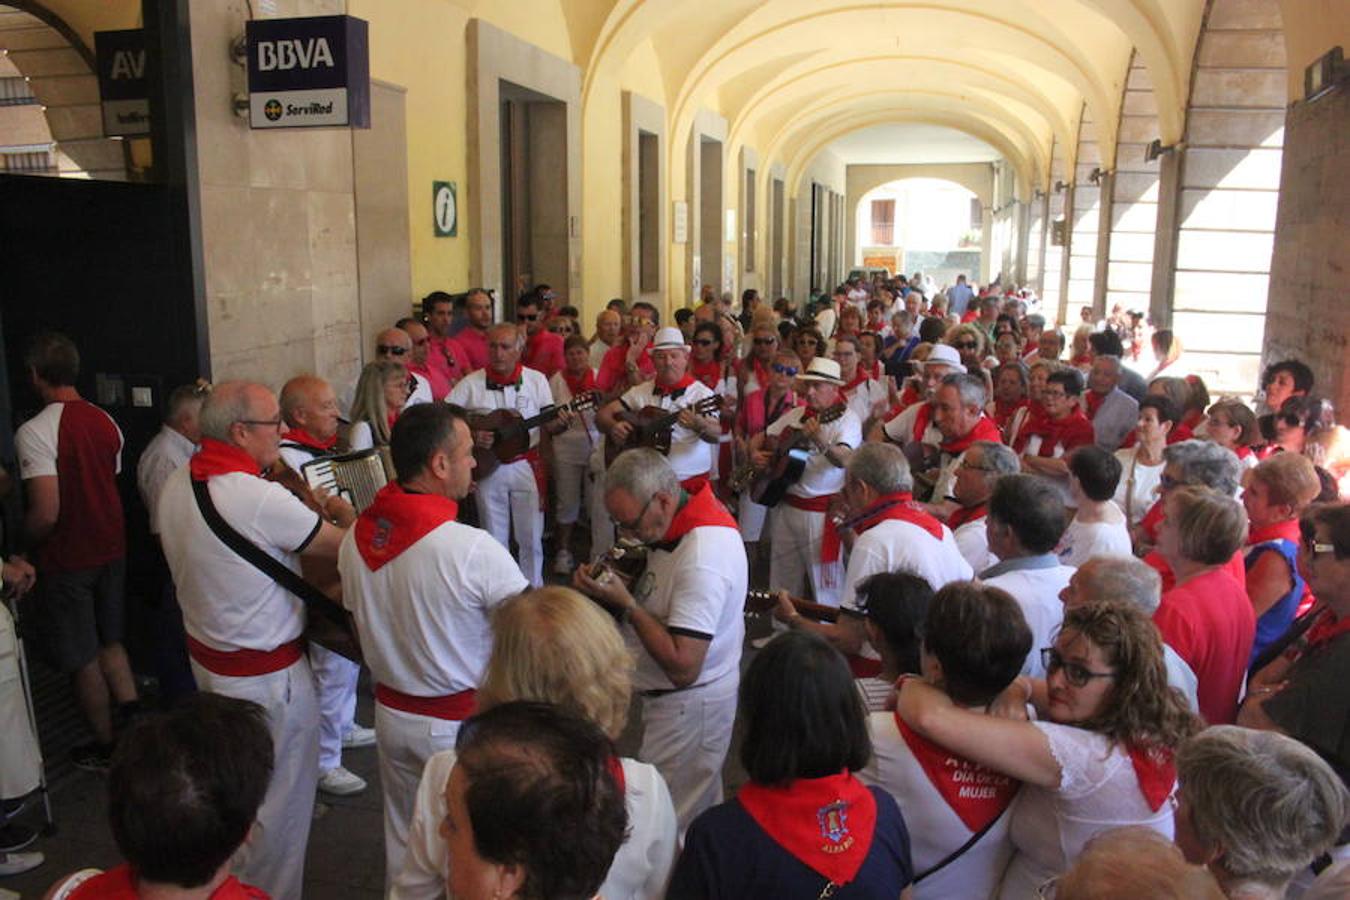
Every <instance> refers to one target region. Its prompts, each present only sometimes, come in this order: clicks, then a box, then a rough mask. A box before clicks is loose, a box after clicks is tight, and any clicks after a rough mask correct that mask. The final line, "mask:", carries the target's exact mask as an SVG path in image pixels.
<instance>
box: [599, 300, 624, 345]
mask: <svg viewBox="0 0 1350 900" xmlns="http://www.w3.org/2000/svg"><path fill="white" fill-rule="evenodd" d="M621 331H623V316H621V315H619V313H618V312H617V311H615V310H612V309H605V310H601V312H600V314H599V315H598V316H596V317H595V333H596V335H597V336H598V337H599V338H600V340H602V341H604V342H605V343H606V344H615V343H618V340H619V333H620V332H621Z"/></svg>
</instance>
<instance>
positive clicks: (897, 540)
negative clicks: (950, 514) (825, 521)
mask: <svg viewBox="0 0 1350 900" xmlns="http://www.w3.org/2000/svg"><path fill="white" fill-rule="evenodd" d="M877 572H909V573H910V574H912V575H918V576H919V577H920V578H922V579H923V580H924V581H927V582H928V584H929V586H931V587H932V588H933V590H934V591H939V590H941V589H942V588H943V586H944V585H946V584H948V583H950V582H953V581H964V580H966V579H969V578H971V577H972V576H973V574H974V573H973V571H972V569H971V567H970V563H968V562H966V560H965V557H963V556H962V555H961V550H960V548H958V547H957V546H956V538H955V537H954V536H953V535H952V532H951V529H949V528H948V527H947V526H946V525H943V526H942V538H941V540H939V539H938V538H935V537H933V536H932V535H931V534H929V533H928V532H927V531H925V530H924V529H923V528H921V527H919V526H918V525H915V524H913V523H912V522H902V521H900V520H898V519H885V520H883V521H881V522H878V523H877V524H875V525H873V526H872V527H871V528H869V529H867V530H866V531H864V532H863V533H862V534H860V535H858V539H857V540H856V541H854V542H853V551H852V552H851V553H849V556H848V569H847V570H846V571H845V574H844V591H843V593H842V594H841V595H840V601H839V605H840V607H841V608H843V609H852V610H856V609H857V608H858V595H857V590H858V584H859V582H861V581H863V580H864V579H866V578H867V577H868V576H870V575H875V574H876V573H877Z"/></svg>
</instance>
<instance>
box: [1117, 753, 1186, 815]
mask: <svg viewBox="0 0 1350 900" xmlns="http://www.w3.org/2000/svg"><path fill="white" fill-rule="evenodd" d="M1128 749H1129V752H1130V762H1131V763H1132V764H1133V765H1134V775H1135V777H1136V778H1138V779H1139V790H1140V791H1142V792H1143V794H1144V800H1145V801H1146V802H1147V803H1148V808H1149V809H1151V810H1153V811H1154V812H1157V811H1158V810H1159V809H1161V808H1162V805H1163V804H1164V803H1166V802H1167V798H1168V797H1170V796H1171V795H1172V788H1174V787H1176V783H1177V767H1176V765H1175V763H1173V761H1172V751H1171V750H1169V749H1167V748H1166V747H1146V748H1145V747H1133V746H1132V747H1129V748H1128Z"/></svg>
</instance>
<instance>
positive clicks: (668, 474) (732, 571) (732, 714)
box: [573, 449, 749, 831]
mask: <svg viewBox="0 0 1350 900" xmlns="http://www.w3.org/2000/svg"><path fill="white" fill-rule="evenodd" d="M605 508H606V509H607V510H608V511H609V514H610V516H612V517H613V519H614V521H615V523H617V525H618V527H619V530H620V532H621V533H626V534H627V535H628V536H630V537H633V538H636V539H637V540H639V541H642V542H643V543H646V544H649V545H650V546H651V550H650V552H649V554H648V556H647V567H646V570H645V571H644V573H643V575H642V577H641V578H639V579H638V580H637V581H635V582H634V583H633V584H632V585H631V587H630V586H628V585H625V584H624V582H623V581H622V580H621V579H620V578H618V577H616V576H615V575H614V574H612V573H610V572H608V571H602V572H598V573H593V572H591V571H590V570H589V569H588V568H587V567H584V566H583V567H582V568H580V569H578V570H577V572H576V574H575V576H574V577H573V585H574V586H575V587H577V588H578V589H579V590H581V591H584V592H585V593H587V594H589V595H590V596H592V597H594V598H595V599H597V600H598V601H599V602H600V603H602V604H603V605H605V606H606V607H608V608H609V609H610V610H611V611H612V612H613V613H614V614H615V615H616V616H617V617H618V620H619V624H620V627H621V628H622V630H623V634H624V638H625V640H626V641H627V642H628V644H629V646H630V647H631V648H632V649H633V651H634V652H635V653H636V655H637V660H638V664H637V671H636V673H635V674H634V676H633V687H634V688H635V689H636V690H637V692H638V693H639V694H640V696H641V697H642V747H641V749H640V750H639V751H638V758H639V759H641V760H642V761H643V762H647V763H651V764H652V765H654V766H656V768H657V770H658V771H660V773H661V775H662V776H663V777H664V778H665V779H666V784H667V785H669V787H670V796H671V799H672V800H673V801H674V803H675V812H676V816H677V817H678V819H679V823H680V829H681V831H683V830H684V829H685V828H688V827H689V823H690V822H691V821H693V819H694V818H695V817H696V816H697V815H698V814H699V813H701V812H702V811H703V810H705V809H708V808H709V807H711V806H713V805H715V804H717V803H720V802H721V800H722V764H723V762H724V761H725V760H726V755H727V750H728V749H729V748H730V746H731V731H732V725H733V724H734V722H735V719H736V690H737V687H738V686H739V684H740V663H741V644H742V641H743V640H744V638H745V619H744V609H745V591H746V585H747V582H748V577H749V576H748V566H747V563H746V557H745V545H744V544H743V543H741V534H740V531H739V530H737V528H736V520H735V519H733V518H732V517H731V514H730V513H729V512H727V510H726V508H725V507H724V506H722V504H721V503H720V502H719V501H718V500H717V497H716V496H715V495H714V494H713V489H712V486H711V485H709V484H706V483H705V484H704V485H703V487H702V488H701V489H700V490H699V491H698V492H697V493H696V494H693V495H692V496H691V495H690V494H689V493H687V492H686V491H685V490H684V489H683V488H681V487H680V481H679V479H678V478H677V477H676V475H675V471H674V469H672V468H671V465H670V462H669V461H668V460H667V459H666V458H665V457H664V456H662V455H661V454H660V453H657V452H656V451H655V450H647V449H640V450H628V451H626V452H624V453H622V454H620V455H619V458H618V459H616V460H615V461H614V463H613V465H611V466H610V467H609V470H608V471H607V472H606V473H605Z"/></svg>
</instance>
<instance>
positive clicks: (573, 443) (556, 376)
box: [548, 372, 600, 466]
mask: <svg viewBox="0 0 1350 900" xmlns="http://www.w3.org/2000/svg"><path fill="white" fill-rule="evenodd" d="M548 385H549V389H550V390H551V391H552V392H553V402H554V403H557V404H559V405H562V404H564V403H571V402H572V399H573V398H572V390H571V388H569V387H568V386H567V381H566V380H565V379H564V378H563V376H562V372H554V373H553V377H552V378H550V379H549V380H548ZM551 441H552V447H553V455H554V456H555V457H556V458H557V459H558V461H559V462H562V463H567V464H570V465H574V466H584V465H585V464H586V461H587V460H588V459H589V458H590V455H591V449H592V448H593V447H595V445H596V444H597V443H599V442H600V433H599V432H598V431H596V429H595V410H593V409H592V410H587V411H586V412H584V413H582V414H581V416H580V418H579V419H578V420H577V421H576V422H573V423H572V426H571V427H570V428H568V429H567V430H566V431H562V432H560V433H558V434H555V435H553V437H552V438H551Z"/></svg>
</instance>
